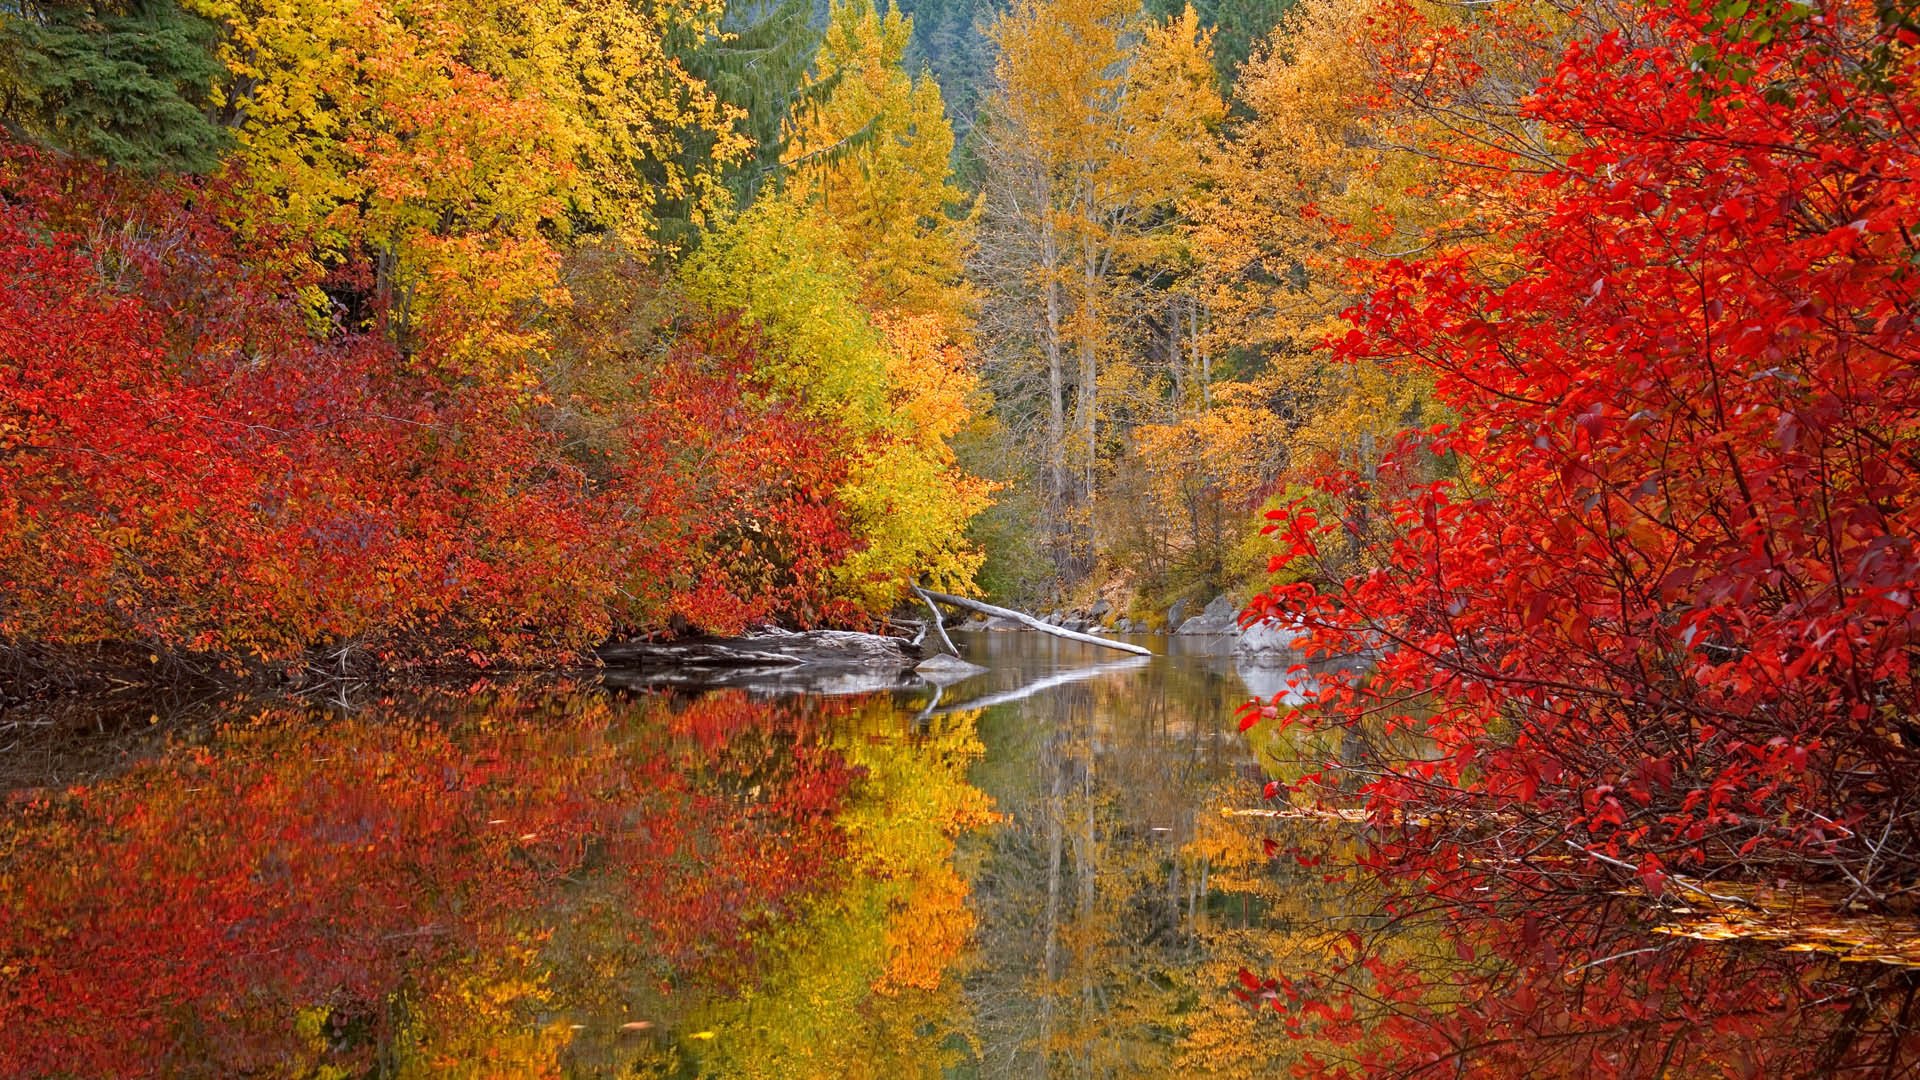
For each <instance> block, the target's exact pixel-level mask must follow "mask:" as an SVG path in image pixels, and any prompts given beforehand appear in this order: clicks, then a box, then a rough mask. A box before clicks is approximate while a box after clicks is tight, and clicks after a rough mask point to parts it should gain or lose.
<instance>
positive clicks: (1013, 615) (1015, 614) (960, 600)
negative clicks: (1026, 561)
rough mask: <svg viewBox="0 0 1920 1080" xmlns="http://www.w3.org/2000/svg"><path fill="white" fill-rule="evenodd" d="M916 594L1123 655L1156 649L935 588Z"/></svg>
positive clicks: (1143, 654)
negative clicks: (1067, 627)
mask: <svg viewBox="0 0 1920 1080" xmlns="http://www.w3.org/2000/svg"><path fill="white" fill-rule="evenodd" d="M913 591H914V592H916V593H919V594H920V598H921V599H922V600H926V601H928V602H929V603H931V602H932V601H936V600H937V601H939V602H940V603H942V604H947V605H950V606H952V607H957V608H965V609H967V610H968V611H977V612H979V613H980V614H982V615H998V616H999V617H1000V618H1003V619H1012V620H1013V621H1014V622H1017V623H1020V624H1022V625H1024V626H1027V627H1029V628H1031V629H1034V630H1038V631H1040V632H1041V633H1043V634H1052V635H1053V636H1054V637H1061V638H1066V639H1067V640H1068V641H1079V642H1084V643H1085V644H1088V645H1098V646H1100V647H1102V648H1107V649H1118V650H1119V651H1121V652H1124V653H1132V654H1134V655H1135V656H1152V655H1153V650H1152V649H1149V648H1145V647H1143V646H1140V645H1134V644H1132V643H1130V642H1125V641H1114V640H1112V639H1110V638H1103V637H1097V636H1095V635H1093V634H1083V633H1081V632H1080V631H1078V630H1068V629H1066V628H1064V627H1059V626H1051V625H1049V624H1047V623H1043V622H1041V621H1040V620H1039V619H1036V618H1034V617H1033V616H1031V615H1029V614H1027V613H1026V612H1024V611H1015V610H1013V609H1012V608H1003V607H1000V606H998V605H996V604H983V603H981V602H980V601H978V600H969V599H967V598H966V597H964V596H953V595H950V594H948V593H943V592H934V591H933V590H932V589H921V588H915V589H914V590H913Z"/></svg>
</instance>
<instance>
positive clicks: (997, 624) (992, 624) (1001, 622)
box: [982, 615, 1027, 631]
mask: <svg viewBox="0 0 1920 1080" xmlns="http://www.w3.org/2000/svg"><path fill="white" fill-rule="evenodd" d="M1026 628H1027V625H1026V624H1025V623H1017V622H1014V621H1013V620H1012V619H1003V618H1001V617H1000V616H998V615H995V616H994V617H993V618H991V619H988V620H987V623H986V625H985V626H984V627H982V629H984V630H993V631H1000V630H1025V629H1026Z"/></svg>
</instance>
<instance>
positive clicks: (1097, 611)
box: [1087, 600, 1113, 619]
mask: <svg viewBox="0 0 1920 1080" xmlns="http://www.w3.org/2000/svg"><path fill="white" fill-rule="evenodd" d="M1112 610H1113V605H1111V604H1109V603H1107V602H1106V601H1105V600H1096V601H1094V602H1093V606H1092V607H1090V608H1088V609H1087V617H1088V618H1090V619H1098V618H1100V617H1101V616H1103V615H1105V614H1106V613H1107V612H1109V611H1112Z"/></svg>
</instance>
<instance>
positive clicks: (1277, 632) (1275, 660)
mask: <svg viewBox="0 0 1920 1080" xmlns="http://www.w3.org/2000/svg"><path fill="white" fill-rule="evenodd" d="M1305 635H1306V628H1305V627H1303V626H1301V625H1300V624H1299V623H1297V622H1287V623H1282V622H1278V621H1275V620H1272V619H1269V620H1266V621H1264V622H1257V623H1254V624H1253V625H1252V626H1249V627H1247V628H1246V629H1245V630H1243V631H1241V633H1240V638H1239V640H1237V641H1235V642H1234V643H1233V656H1234V660H1235V661H1236V662H1238V663H1245V664H1252V665H1255V666H1258V667H1290V666H1292V665H1294V664H1298V663H1301V662H1302V661H1304V660H1305V659H1306V658H1305V657H1304V656H1303V655H1301V653H1300V650H1299V648H1298V647H1297V645H1296V642H1297V641H1298V640H1299V639H1300V638H1302V637H1304V636H1305Z"/></svg>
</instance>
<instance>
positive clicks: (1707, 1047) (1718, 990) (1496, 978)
mask: <svg viewBox="0 0 1920 1080" xmlns="http://www.w3.org/2000/svg"><path fill="white" fill-rule="evenodd" d="M1451 899H1452V900H1454V901H1457V904H1456V905H1455V906H1449V907H1447V908H1446V909H1445V910H1444V911H1442V912H1439V913H1429V914H1425V915H1420V916H1414V917H1409V918H1405V919H1402V920H1398V921H1396V922H1394V923H1392V924H1391V925H1390V928H1389V929H1385V930H1379V931H1374V932H1371V933H1368V934H1366V935H1365V936H1363V935H1362V934H1359V933H1354V934H1349V935H1348V940H1347V941H1346V942H1345V943H1343V946H1341V947H1336V948H1335V949H1334V950H1333V954H1332V957H1331V958H1330V959H1328V960H1325V961H1323V962H1319V963H1316V965H1315V966H1314V967H1313V968H1312V969H1310V970H1303V971H1297V972H1290V973H1288V975H1286V976H1270V977H1267V978H1264V979H1263V978H1259V977H1256V976H1254V975H1253V974H1251V973H1242V985H1241V986H1240V987H1239V988H1236V990H1235V991H1234V992H1235V994H1236V996H1238V997H1239V998H1241V1000H1243V1001H1246V1002H1248V1003H1249V1005H1250V1007H1254V1008H1258V1009H1261V1010H1263V1011H1267V1012H1268V1015H1269V1016H1271V1017H1272V1022H1274V1023H1277V1024H1279V1025H1281V1026H1282V1027H1283V1028H1285V1029H1286V1030H1287V1031H1288V1032H1290V1033H1292V1034H1293V1035H1294V1036H1296V1037H1300V1038H1314V1039H1318V1040H1324V1041H1325V1043H1326V1044H1327V1045H1328V1047H1329V1048H1328V1049H1322V1050H1317V1051H1315V1052H1313V1053H1307V1054H1304V1055H1302V1057H1301V1058H1300V1059H1299V1062H1298V1064H1297V1065H1296V1067H1295V1069H1294V1073H1295V1075H1298V1076H1400V1077H1436V1078H1437V1077H1488V1078H1499V1077H1665V1076H1672V1077H1690V1076H1699V1077H1744V1078H1751V1080H1758V1078H1760V1077H1776V1076H1833V1075H1848V1074H1849V1073H1851V1072H1855V1071H1857V1072H1859V1073H1860V1074H1861V1075H1874V1076H1907V1075H1912V1074H1913V1073H1914V1071H1915V1070H1916V1069H1920V1028H1916V1025H1915V1023H1914V1020H1915V1014H1914V1012H1913V1008H1914V1004H1915V996H1916V995H1915V991H1916V989H1920V983H1917V982H1916V981H1915V980H1914V979H1913V977H1912V975H1911V973H1908V972H1901V971H1897V970H1893V969H1888V968H1879V967H1876V966H1874V965H1856V964H1841V963H1839V962H1837V961H1835V960H1833V959H1831V958H1829V957H1825V956H1820V955H1809V954H1806V953H1782V952H1779V951H1777V950H1776V949H1774V948H1772V947H1766V946H1761V947H1751V946H1742V945H1739V944H1729V943H1707V942H1700V941H1690V940H1684V939H1674V938H1667V937H1659V936H1655V935H1650V934H1648V933H1647V931H1646V928H1645V927H1644V926H1643V925H1640V924H1638V923H1637V922H1636V920H1635V919H1634V915H1635V914H1636V913H1635V912H1634V911H1633V910H1632V909H1633V906H1634V905H1632V904H1631V903H1630V902H1627V901H1621V900H1619V899H1614V898H1598V899H1596V898H1593V897H1588V896H1581V897H1562V898H1560V899H1559V900H1554V899H1543V898H1542V897H1540V896H1538V895H1525V894H1516V895H1508V896H1501V897H1499V898H1498V900H1497V901H1490V900H1489V899H1488V898H1487V894H1484V893H1482V894H1479V896H1478V897H1477V898H1476V899H1474V900H1472V901H1469V900H1468V899H1466V896H1465V894H1464V893H1461V894H1458V895H1456V896H1453V897H1451ZM1434 904H1435V899H1434V898H1433V897H1426V898H1424V899H1423V900H1420V901H1408V906H1409V907H1410V908H1423V909H1428V910H1429V911H1431V908H1432V907H1433V906H1434Z"/></svg>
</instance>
